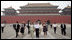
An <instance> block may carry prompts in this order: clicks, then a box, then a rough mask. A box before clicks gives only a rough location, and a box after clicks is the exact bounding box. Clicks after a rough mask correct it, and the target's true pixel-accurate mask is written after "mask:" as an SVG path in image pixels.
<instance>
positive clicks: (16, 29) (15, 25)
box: [13, 21, 20, 38]
mask: <svg viewBox="0 0 72 40" xmlns="http://www.w3.org/2000/svg"><path fill="white" fill-rule="evenodd" d="M16 23H17V24H13V28H14V29H15V31H16V38H17V36H18V32H19V29H20V25H19V24H18V21H17V22H16Z"/></svg>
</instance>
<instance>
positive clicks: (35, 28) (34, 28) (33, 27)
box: [1, 20, 66, 38]
mask: <svg viewBox="0 0 72 40" xmlns="http://www.w3.org/2000/svg"><path fill="white" fill-rule="evenodd" d="M49 25H50V27H51V28H52V27H54V33H55V34H56V27H57V26H58V25H57V24H56V22H54V24H50V23H49V22H45V23H44V24H42V23H41V22H40V21H36V22H34V23H33V22H30V20H28V22H27V23H26V24H25V23H20V24H19V22H18V21H17V22H16V23H14V24H13V28H14V30H15V32H16V38H17V37H18V36H19V34H18V33H19V32H20V33H21V34H22V35H24V32H25V29H26V27H27V28H28V34H31V37H32V38H33V36H34V32H35V34H36V38H39V34H40V33H41V31H42V29H41V27H42V28H43V32H44V36H46V35H47V31H48V26H49ZM1 26H2V33H3V30H4V27H5V25H4V23H3V24H1ZM60 27H61V34H62V35H66V25H65V24H61V26H60Z"/></svg>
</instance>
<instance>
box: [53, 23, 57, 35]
mask: <svg viewBox="0 0 72 40" xmlns="http://www.w3.org/2000/svg"><path fill="white" fill-rule="evenodd" d="M53 27H54V33H55V34H56V27H57V24H56V22H54V24H53Z"/></svg>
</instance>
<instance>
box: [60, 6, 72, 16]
mask: <svg viewBox="0 0 72 40" xmlns="http://www.w3.org/2000/svg"><path fill="white" fill-rule="evenodd" d="M62 11H63V12H62V13H61V15H71V6H67V7H65V8H64V9H63V10H62Z"/></svg>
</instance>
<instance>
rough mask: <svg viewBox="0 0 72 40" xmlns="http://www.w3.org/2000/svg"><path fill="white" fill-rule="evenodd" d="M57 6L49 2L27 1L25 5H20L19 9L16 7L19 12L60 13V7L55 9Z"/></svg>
mask: <svg viewBox="0 0 72 40" xmlns="http://www.w3.org/2000/svg"><path fill="white" fill-rule="evenodd" d="M57 7H58V6H55V5H52V4H50V3H29V4H28V5H25V6H20V8H21V9H18V11H19V12H20V13H19V14H21V15H23V14H49V15H50V14H53V15H60V14H59V11H60V9H57Z"/></svg>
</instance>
